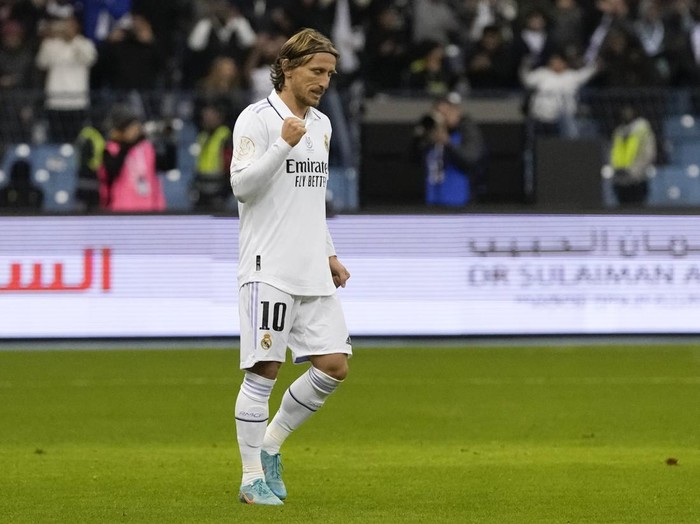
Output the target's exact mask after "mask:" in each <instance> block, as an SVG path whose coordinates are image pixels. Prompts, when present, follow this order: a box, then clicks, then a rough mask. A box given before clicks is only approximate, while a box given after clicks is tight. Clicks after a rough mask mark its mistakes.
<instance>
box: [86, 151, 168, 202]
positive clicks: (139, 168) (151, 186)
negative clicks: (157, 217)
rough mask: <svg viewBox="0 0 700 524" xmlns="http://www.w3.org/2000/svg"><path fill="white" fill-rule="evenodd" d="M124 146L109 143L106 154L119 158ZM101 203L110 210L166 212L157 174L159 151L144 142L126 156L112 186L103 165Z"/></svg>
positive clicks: (99, 173) (100, 172)
mask: <svg viewBox="0 0 700 524" xmlns="http://www.w3.org/2000/svg"><path fill="white" fill-rule="evenodd" d="M122 147H123V144H120V143H118V142H113V141H109V142H107V144H106V145H105V149H106V152H107V151H108V152H109V153H110V154H111V155H113V156H114V155H117V154H118V153H119V150H120V149H121V148H122ZM98 176H99V178H100V202H101V203H102V208H103V209H108V210H110V211H163V210H164V209H165V195H164V194H163V188H162V187H161V184H160V180H159V179H158V175H157V174H156V152H155V149H154V148H153V144H151V143H150V142H149V141H148V140H141V141H140V142H138V143H137V144H136V145H134V146H132V148H131V150H130V151H129V152H128V153H127V155H126V157H125V159H124V164H123V165H122V168H121V170H120V171H119V175H118V176H117V177H116V178H115V179H114V181H113V182H112V186H111V188H110V186H109V177H108V176H107V171H106V170H105V167H104V165H102V166H100V169H99V171H98Z"/></svg>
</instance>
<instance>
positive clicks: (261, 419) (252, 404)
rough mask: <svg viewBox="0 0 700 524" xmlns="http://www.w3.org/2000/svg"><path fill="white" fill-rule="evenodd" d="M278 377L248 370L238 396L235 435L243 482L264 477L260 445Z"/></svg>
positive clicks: (246, 482)
mask: <svg viewBox="0 0 700 524" xmlns="http://www.w3.org/2000/svg"><path fill="white" fill-rule="evenodd" d="M275 382H276V381H275V380H272V379H269V378H265V377H261V376H260V375H256V374H255V373H250V372H246V374H245V376H244V377H243V383H242V384H241V389H240V391H239V392H238V398H237V399H236V436H237V438H238V448H239V449H240V452H241V463H242V464H243V479H242V480H241V485H245V484H250V483H251V482H253V481H254V480H256V479H261V478H265V475H264V474H263V469H262V464H261V462H260V448H261V446H262V443H263V438H264V437H265V427H266V425H267V424H266V423H267V420H268V418H269V417H270V414H269V413H270V411H269V407H268V402H269V400H270V394H271V393H272V387H273V386H274V385H275Z"/></svg>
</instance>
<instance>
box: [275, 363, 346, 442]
mask: <svg viewBox="0 0 700 524" xmlns="http://www.w3.org/2000/svg"><path fill="white" fill-rule="evenodd" d="M341 382H342V381H341V380H336V379H334V378H333V377H330V376H328V375H326V374H325V373H324V372H323V371H319V370H318V369H316V368H315V367H313V366H311V367H310V368H309V369H308V370H307V371H306V373H304V374H303V375H302V376H300V377H299V378H298V379H296V380H295V381H294V382H293V383H292V385H291V386H289V388H288V389H287V391H285V392H284V396H283V397H282V404H281V405H280V408H279V410H278V411H277V414H275V416H274V418H273V419H272V422H270V424H269V425H268V426H267V431H265V438H264V440H263V446H262V447H263V450H265V452H267V453H269V454H270V455H275V454H277V453H279V452H280V447H281V446H282V443H283V442H284V441H285V440H286V438H287V437H288V436H289V434H290V433H291V432H292V431H294V430H295V429H297V428H298V427H299V426H301V424H302V423H303V422H304V421H305V420H306V419H307V418H309V417H310V416H311V415H313V414H314V413H315V412H316V411H317V410H318V409H319V408H320V407H321V406H323V403H324V402H325V401H326V399H327V398H328V396H329V395H330V394H331V393H333V391H335V388H337V387H338V386H339V385H340V383H341Z"/></svg>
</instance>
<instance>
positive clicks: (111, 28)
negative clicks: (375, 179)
mask: <svg viewBox="0 0 700 524" xmlns="http://www.w3.org/2000/svg"><path fill="white" fill-rule="evenodd" d="M305 26H311V27H315V28H317V29H319V30H320V31H322V32H324V33H325V34H327V35H329V36H330V37H331V38H332V39H333V40H334V41H335V43H336V44H337V46H338V47H339V49H340V51H341V54H342V60H341V62H340V65H339V68H340V73H341V78H340V79H339V82H340V83H341V84H346V83H348V82H352V81H354V80H358V79H359V80H361V81H362V82H363V84H364V86H365V88H366V94H367V96H372V95H374V94H376V93H377V92H396V91H404V92H418V93H425V92H427V93H429V94H438V95H439V94H444V93H446V92H449V91H457V92H461V93H462V94H464V93H465V92H467V91H468V90H470V89H504V88H506V89H510V88H517V87H521V86H522V75H521V74H520V71H521V69H522V68H523V66H524V65H526V66H527V67H528V68H535V67H538V66H542V65H545V64H546V63H547V60H548V58H549V57H550V56H551V55H552V53H558V54H559V55H560V56H561V57H563V58H565V59H566V62H567V65H568V66H569V67H572V68H579V67H583V66H586V65H592V64H594V63H597V64H598V65H599V66H600V67H601V72H600V74H599V75H598V76H597V77H596V78H595V80H594V82H595V83H596V85H600V86H623V87H629V86H648V85H666V86H686V85H693V84H694V83H696V82H697V81H698V79H699V76H700V2H698V1H697V0H520V1H517V2H516V1H515V0H374V1H370V0H169V1H163V0H2V1H0V37H1V38H0V87H1V88H3V89H7V88H12V87H23V88H30V87H38V86H42V87H46V82H47V79H46V78H45V77H46V76H51V75H52V74H54V73H55V71H54V70H55V68H57V67H64V68H66V67H68V66H71V67H73V69H72V70H71V71H70V72H71V73H72V74H71V75H69V74H67V71H63V74H54V77H55V78H53V79H52V81H53V85H52V86H51V88H50V89H51V90H52V91H53V92H54V93H58V92H59V90H60V89H61V88H66V87H67V88H68V90H70V89H77V88H78V87H79V86H80V85H81V82H83V79H82V78H75V74H76V73H77V74H78V75H79V76H80V75H81V74H85V73H86V74H87V77H86V78H87V81H88V82H89V87H90V88H91V89H102V88H117V89H139V90H148V89H156V88H160V87H165V88H172V87H177V88H201V89H202V90H205V91H206V90H209V91H218V90H231V89H232V88H241V89H243V90H245V91H247V92H248V93H254V95H251V96H256V95H257V94H258V93H259V92H262V91H259V90H261V89H266V87H267V82H268V79H267V71H266V70H267V66H268V65H269V63H270V61H271V60H272V58H273V57H274V55H275V52H276V50H277V48H278V47H279V45H281V43H282V42H283V41H284V40H285V39H286V38H287V37H288V36H290V35H291V34H292V33H294V32H295V31H296V30H297V29H299V28H301V27H305ZM59 43H60V44H62V45H59ZM68 44H70V45H68ZM66 48H70V52H68V51H67V50H66ZM59 62H60V64H59ZM62 83H65V84H68V85H67V86H65V85H62ZM239 102H242V101H239ZM231 103H234V104H235V103H236V101H231ZM66 104H67V105H68V106H71V105H72V106H76V105H77V106H78V107H79V106H80V101H79V100H78V101H74V102H73V103H72V104H71V103H64V104H63V105H64V106H65V105H66ZM53 105H54V107H55V106H56V103H54V104H53ZM59 105H61V104H60V103H59ZM64 108H65V107H64Z"/></svg>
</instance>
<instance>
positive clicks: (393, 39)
mask: <svg viewBox="0 0 700 524" xmlns="http://www.w3.org/2000/svg"><path fill="white" fill-rule="evenodd" d="M407 23H408V21H407V20H406V17H405V16H404V15H403V14H402V12H401V11H400V10H399V9H397V8H396V6H394V5H393V4H391V3H385V4H382V5H380V6H378V7H376V8H375V10H374V12H373V14H372V15H371V18H370V20H369V27H368V29H367V40H366V44H365V49H364V54H363V56H362V69H363V80H364V83H365V90H366V93H367V95H368V96H370V97H371V96H373V95H374V94H375V93H377V92H387V91H396V90H397V89H399V88H400V87H401V73H402V71H403V70H404V69H405V68H406V66H407V65H408V62H407V61H408V51H409V48H410V38H409V34H408V26H407Z"/></svg>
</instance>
